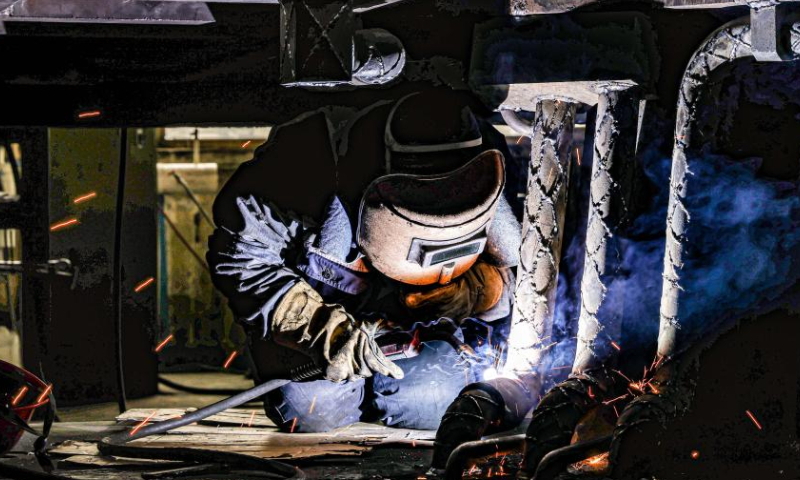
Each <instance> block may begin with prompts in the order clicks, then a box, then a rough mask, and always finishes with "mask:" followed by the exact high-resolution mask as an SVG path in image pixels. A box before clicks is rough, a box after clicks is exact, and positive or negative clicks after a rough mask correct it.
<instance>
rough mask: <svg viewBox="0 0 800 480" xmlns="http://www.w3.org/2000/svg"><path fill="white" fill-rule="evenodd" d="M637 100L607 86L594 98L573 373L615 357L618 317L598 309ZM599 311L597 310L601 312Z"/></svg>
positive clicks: (627, 187) (623, 210) (627, 180)
mask: <svg viewBox="0 0 800 480" xmlns="http://www.w3.org/2000/svg"><path fill="white" fill-rule="evenodd" d="M638 113H639V98H638V92H636V91H635V89H630V88H627V89H626V88H619V87H618V86H616V85H610V86H609V87H608V88H607V90H606V91H605V92H604V93H603V94H601V95H600V102H599V104H598V107H597V123H596V128H595V135H594V160H593V163H592V177H591V184H590V187H589V190H590V201H589V212H588V215H587V217H588V226H587V230H586V253H585V258H584V266H583V277H582V279H581V309H580V317H579V319H578V339H577V350H576V353H575V361H574V363H573V369H572V371H573V373H575V374H577V373H581V372H583V371H584V370H587V369H591V368H598V367H600V366H602V365H603V364H604V363H605V361H606V360H608V359H609V358H610V357H611V355H612V354H614V353H615V352H616V349H615V347H614V344H612V343H611V342H615V343H616V344H617V345H619V341H620V338H619V337H620V333H621V331H620V318H619V317H620V314H621V312H619V311H613V310H612V309H611V308H609V306H608V305H606V306H605V308H602V307H604V301H605V297H606V292H607V287H606V282H607V280H608V278H609V277H611V276H613V275H614V273H615V271H616V269H617V268H618V262H619V261H620V259H621V255H620V252H619V248H620V247H619V245H618V243H617V242H616V238H615V234H616V233H617V232H618V230H619V229H620V227H621V226H623V225H624V224H625V222H626V221H628V219H629V216H630V205H629V204H630V194H631V191H632V187H633V185H632V182H633V172H634V162H635V161H636V159H635V155H636V153H635V152H636V138H637V127H638V116H639V115H638ZM601 308H602V310H601Z"/></svg>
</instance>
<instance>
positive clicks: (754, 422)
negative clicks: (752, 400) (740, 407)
mask: <svg viewBox="0 0 800 480" xmlns="http://www.w3.org/2000/svg"><path fill="white" fill-rule="evenodd" d="M744 413H746V414H747V416H748V417H750V420H752V421H753V424H754V425H755V426H756V428H758V429H759V430H761V429H762V428H761V424H760V423H758V420H756V416H755V415H753V412H751V411H750V410H745V411H744Z"/></svg>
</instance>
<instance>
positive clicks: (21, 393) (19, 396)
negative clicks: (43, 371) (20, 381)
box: [11, 385, 28, 407]
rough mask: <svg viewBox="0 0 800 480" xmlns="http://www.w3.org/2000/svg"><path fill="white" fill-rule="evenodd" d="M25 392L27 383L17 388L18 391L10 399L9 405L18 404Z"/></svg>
mask: <svg viewBox="0 0 800 480" xmlns="http://www.w3.org/2000/svg"><path fill="white" fill-rule="evenodd" d="M26 393H28V386H27V385H23V386H22V388H20V389H19V392H18V393H17V394H16V395H15V396H14V398H13V399H12V400H11V406H12V407H13V406H15V405H16V404H18V403H19V402H20V400H22V399H23V398H25V394H26Z"/></svg>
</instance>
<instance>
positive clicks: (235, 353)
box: [222, 350, 239, 368]
mask: <svg viewBox="0 0 800 480" xmlns="http://www.w3.org/2000/svg"><path fill="white" fill-rule="evenodd" d="M236 355H239V352H238V351H236V350H234V351H233V352H231V354H230V355H228V359H227V360H225V363H224V364H223V365H222V368H228V367H230V366H231V363H233V359H234V358H236Z"/></svg>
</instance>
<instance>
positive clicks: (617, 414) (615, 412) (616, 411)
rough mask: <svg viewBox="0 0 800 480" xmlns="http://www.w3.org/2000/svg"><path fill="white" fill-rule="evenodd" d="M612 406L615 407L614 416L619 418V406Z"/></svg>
mask: <svg viewBox="0 0 800 480" xmlns="http://www.w3.org/2000/svg"><path fill="white" fill-rule="evenodd" d="M611 406H612V407H614V414H615V415H616V416H617V418H619V410H617V406H616V405H611Z"/></svg>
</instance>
